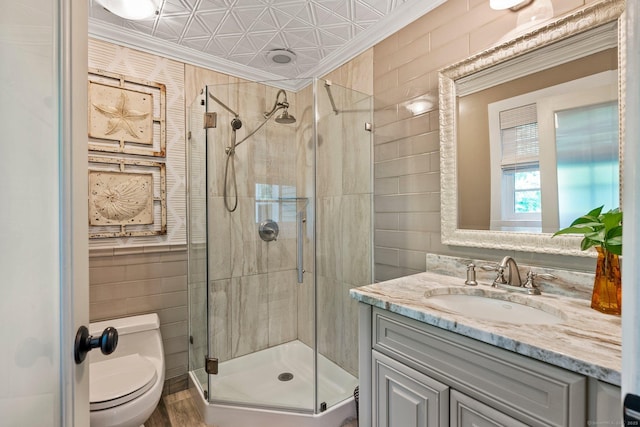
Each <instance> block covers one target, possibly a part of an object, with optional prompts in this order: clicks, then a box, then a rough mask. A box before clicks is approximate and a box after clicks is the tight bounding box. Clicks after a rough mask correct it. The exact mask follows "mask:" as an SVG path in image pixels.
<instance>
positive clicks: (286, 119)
mask: <svg viewBox="0 0 640 427" xmlns="http://www.w3.org/2000/svg"><path fill="white" fill-rule="evenodd" d="M275 121H276V123H280V124H283V125H290V124H292V123H295V122H296V118H295V117H293V115H291V114H289V111H288V110H287V109H286V108H285V109H283V111H282V114H280V115H279V116H278V117H276V118H275Z"/></svg>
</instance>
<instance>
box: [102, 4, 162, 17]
mask: <svg viewBox="0 0 640 427" xmlns="http://www.w3.org/2000/svg"><path fill="white" fill-rule="evenodd" d="M95 1H96V2H98V4H100V5H101V6H102V7H104V8H105V9H107V10H108V11H109V12H111V13H113V14H114V15H118V16H120V17H122V18H124V19H130V20H138V19H146V18H150V17H152V16H153V15H156V14H157V13H158V11H159V10H160V4H161V3H162V0H95Z"/></svg>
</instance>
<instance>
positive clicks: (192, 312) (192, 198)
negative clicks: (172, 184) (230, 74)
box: [187, 91, 209, 396]
mask: <svg viewBox="0 0 640 427" xmlns="http://www.w3.org/2000/svg"><path fill="white" fill-rule="evenodd" d="M204 96H205V95H204V91H203V93H201V94H200V96H198V97H196V99H195V100H194V101H193V102H192V103H191V105H190V106H189V107H188V108H187V123H188V133H187V159H188V162H187V168H188V170H187V176H188V179H189V181H188V183H187V194H188V195H187V203H188V212H189V215H187V218H188V221H189V224H188V233H189V239H188V241H189V258H188V259H189V263H188V286H189V336H190V338H189V341H190V351H189V371H191V372H193V373H194V374H195V377H196V378H197V381H198V383H199V384H200V386H201V387H202V389H203V392H204V394H205V396H207V395H208V378H207V374H206V372H205V370H204V364H205V358H206V356H207V348H208V345H209V343H208V334H207V318H208V314H207V185H206V183H207V180H206V176H207V168H206V160H207V140H206V134H205V132H206V130H205V129H204V127H203V120H204V112H205V105H204Z"/></svg>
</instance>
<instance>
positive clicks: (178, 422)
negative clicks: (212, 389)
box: [144, 390, 358, 427]
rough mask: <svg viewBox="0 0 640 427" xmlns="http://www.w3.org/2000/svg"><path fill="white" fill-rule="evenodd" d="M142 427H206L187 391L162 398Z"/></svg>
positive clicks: (347, 426) (348, 426)
mask: <svg viewBox="0 0 640 427" xmlns="http://www.w3.org/2000/svg"><path fill="white" fill-rule="evenodd" d="M357 426H358V423H357V422H356V421H355V420H349V421H345V423H344V424H342V426H341V427H357ZM144 427H207V425H206V424H205V423H204V422H203V421H202V417H201V416H200V413H199V412H198V408H196V405H195V402H194V401H193V399H192V398H191V392H190V391H189V390H183V391H179V392H177V393H173V394H168V395H166V396H163V397H162V399H161V400H160V403H158V407H157V408H156V410H155V411H153V414H151V418H149V419H148V420H147V421H146V422H145V423H144Z"/></svg>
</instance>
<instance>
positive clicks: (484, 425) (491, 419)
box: [450, 390, 527, 427]
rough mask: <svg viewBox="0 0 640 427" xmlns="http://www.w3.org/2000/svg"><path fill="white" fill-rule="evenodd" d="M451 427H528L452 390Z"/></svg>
mask: <svg viewBox="0 0 640 427" xmlns="http://www.w3.org/2000/svg"><path fill="white" fill-rule="evenodd" d="M450 396H451V427H527V424H524V423H521V422H520V421H518V420H516V419H513V418H511V417H510V416H508V415H506V414H503V413H502V412H499V411H497V410H495V409H493V408H491V407H489V406H487V405H485V404H484V403H480V402H478V401H477V400H475V399H472V398H470V397H469V396H466V395H464V394H462V393H460V392H459V391H456V390H451V392H450Z"/></svg>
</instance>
